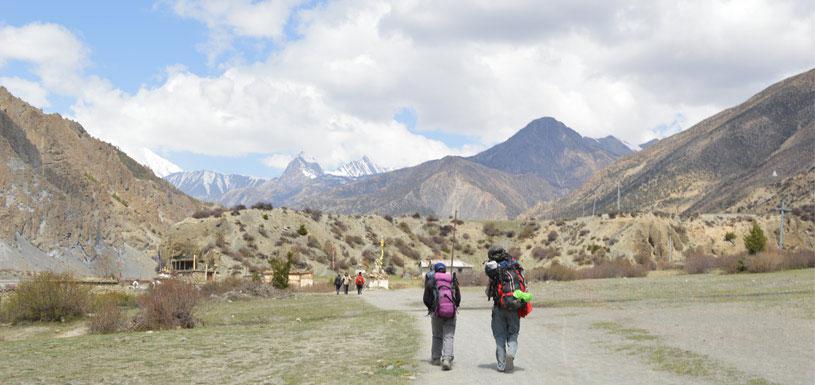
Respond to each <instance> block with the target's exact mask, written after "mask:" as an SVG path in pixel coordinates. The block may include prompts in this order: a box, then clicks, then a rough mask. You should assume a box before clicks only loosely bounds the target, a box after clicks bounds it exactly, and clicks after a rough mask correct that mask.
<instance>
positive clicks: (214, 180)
mask: <svg viewBox="0 0 815 385" xmlns="http://www.w3.org/2000/svg"><path fill="white" fill-rule="evenodd" d="M164 179H166V180H167V181H168V182H170V183H172V184H173V185H174V186H175V187H177V188H178V189H179V190H181V191H183V192H184V193H186V194H187V195H190V196H192V197H195V198H198V199H200V200H204V201H208V202H217V201H219V200H220V199H221V197H223V195H224V194H226V193H227V192H228V191H231V190H234V189H239V188H246V187H255V186H259V185H261V184H262V183H263V182H265V181H266V180H265V179H262V178H256V177H251V176H244V175H236V174H230V175H224V174H220V173H217V172H214V171H209V170H201V171H183V172H176V173H172V174H170V175H167V176H165V177H164Z"/></svg>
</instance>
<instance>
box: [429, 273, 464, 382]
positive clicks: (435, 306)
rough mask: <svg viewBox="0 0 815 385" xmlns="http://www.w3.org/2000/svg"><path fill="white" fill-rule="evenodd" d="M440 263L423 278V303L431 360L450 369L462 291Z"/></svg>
mask: <svg viewBox="0 0 815 385" xmlns="http://www.w3.org/2000/svg"><path fill="white" fill-rule="evenodd" d="M446 271H447V267H446V266H445V265H444V263H442V262H439V263H436V264H435V265H433V271H431V272H428V273H427V276H426V277H425V289H424V298H423V300H424V304H425V306H427V312H428V315H430V317H431V319H430V324H431V326H432V330H433V345H432V348H431V351H430V363H431V364H433V365H441V368H442V370H450V369H452V368H453V338H454V336H455V334H456V311H457V309H458V307H459V305H461V291H460V290H459V286H458V280H456V277H455V274H452V275H451V274H449V273H447V272H446Z"/></svg>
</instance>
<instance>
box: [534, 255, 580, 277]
mask: <svg viewBox="0 0 815 385" xmlns="http://www.w3.org/2000/svg"><path fill="white" fill-rule="evenodd" d="M529 278H530V279H532V280H535V281H574V280H575V279H578V278H577V270H575V269H574V268H572V267H569V266H565V265H561V264H560V263H559V262H558V261H557V260H555V261H554V262H552V264H551V265H550V266H549V267H536V268H534V269H532V272H531V274H530V276H529Z"/></svg>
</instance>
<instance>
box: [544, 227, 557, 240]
mask: <svg viewBox="0 0 815 385" xmlns="http://www.w3.org/2000/svg"><path fill="white" fill-rule="evenodd" d="M557 235H558V234H557V231H555V230H552V231H550V232H549V234H548V235H546V240H547V241H549V242H554V241H556V240H557Z"/></svg>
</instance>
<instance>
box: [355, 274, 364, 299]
mask: <svg viewBox="0 0 815 385" xmlns="http://www.w3.org/2000/svg"><path fill="white" fill-rule="evenodd" d="M354 284H355V285H356V286H357V295H362V288H363V287H365V278H363V277H362V272H359V273H357V278H356V279H354Z"/></svg>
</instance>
